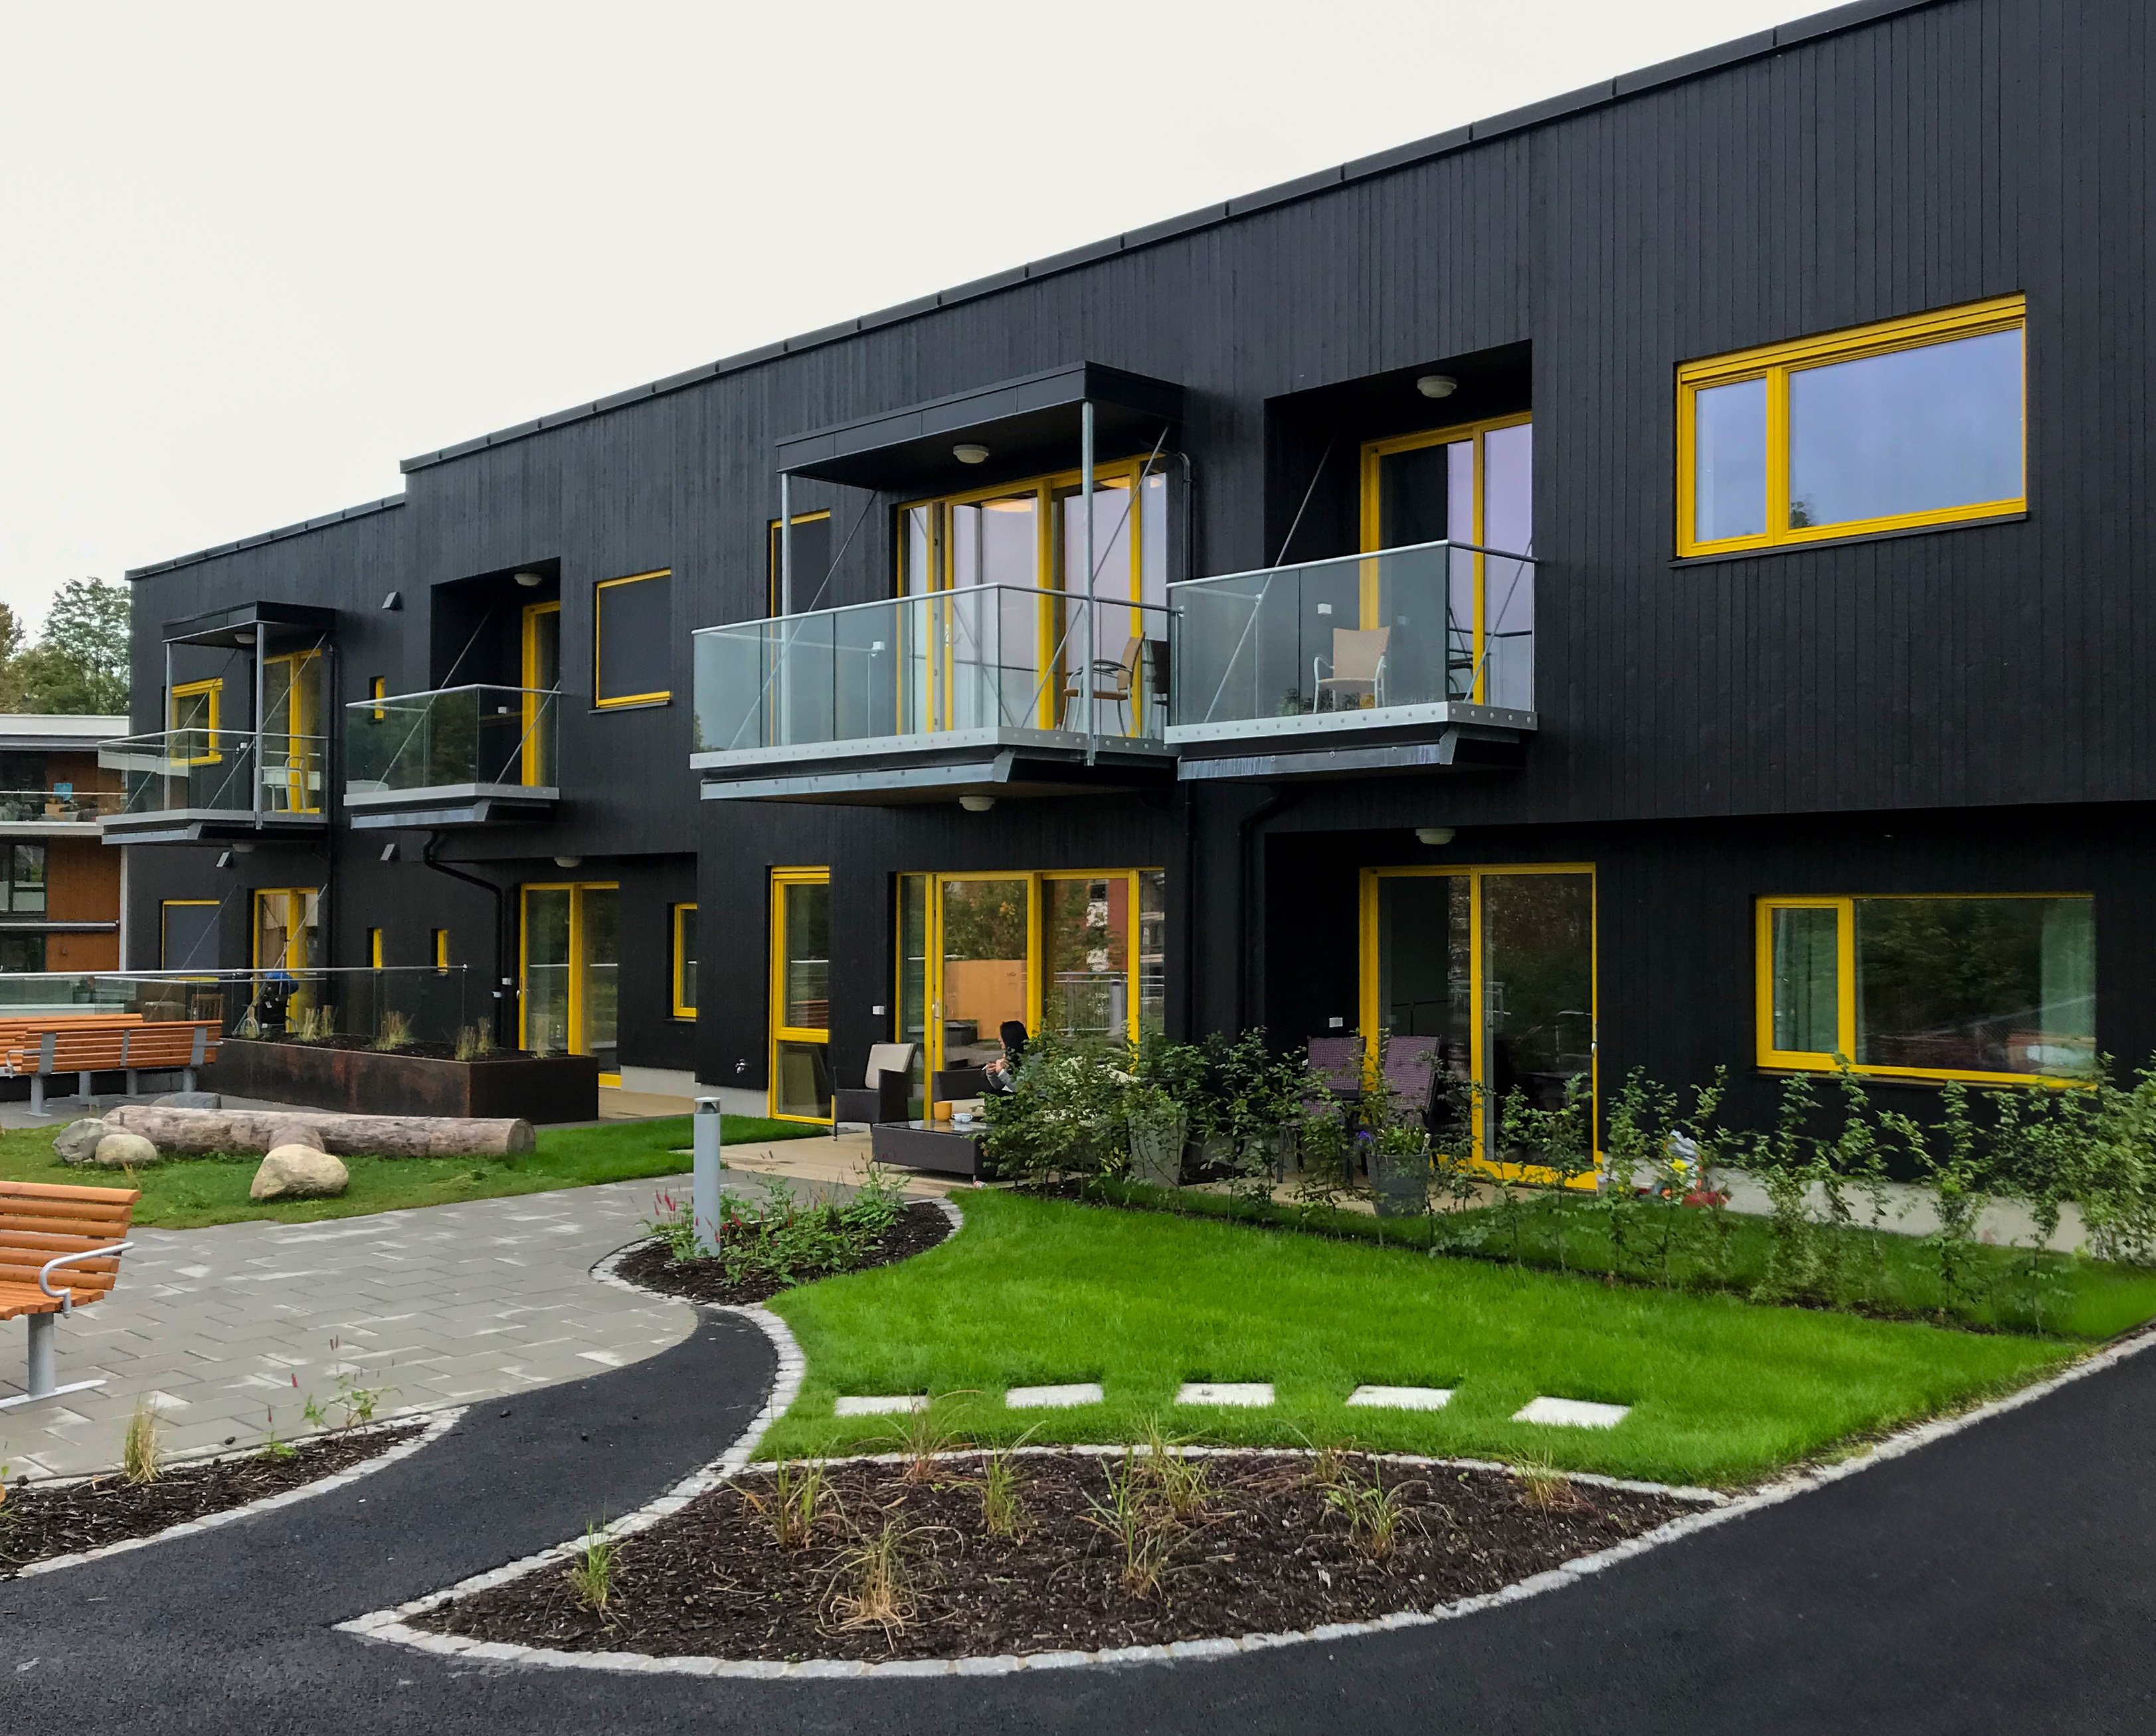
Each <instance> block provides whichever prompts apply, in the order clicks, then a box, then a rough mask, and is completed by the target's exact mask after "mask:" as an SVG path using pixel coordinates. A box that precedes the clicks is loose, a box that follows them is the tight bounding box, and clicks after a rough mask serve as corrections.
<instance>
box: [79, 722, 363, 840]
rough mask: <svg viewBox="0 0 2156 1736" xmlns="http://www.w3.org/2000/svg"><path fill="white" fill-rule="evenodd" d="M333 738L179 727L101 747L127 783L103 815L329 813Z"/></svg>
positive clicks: (102, 756)
mask: <svg viewBox="0 0 2156 1736" xmlns="http://www.w3.org/2000/svg"><path fill="white" fill-rule="evenodd" d="M326 745H327V744H326V742H324V740H323V738H322V737H320V736H299V735H288V734H286V733H285V732H284V731H282V730H264V731H262V732H260V733H259V734H258V733H257V732H254V731H252V730H237V729H172V730H165V731H162V732H158V733H157V734H155V735H146V736H123V737H120V738H119V739H118V740H116V741H111V742H105V743H104V744H102V745H101V746H100V747H99V748H98V750H97V763H98V764H100V766H103V767H105V768H106V769H108V770H111V771H116V772H118V773H120V774H121V783H122V786H123V788H122V789H121V794H120V795H119V797H118V798H117V799H115V804H114V805H113V806H112V807H110V808H109V809H107V810H106V812H105V814H104V815H103V816H101V817H102V818H105V819H133V818H136V817H142V816H149V815H154V814H175V813H182V812H187V811H193V812H196V813H208V814H254V815H260V816H265V817H276V816H280V815H282V816H291V815H313V816H317V817H318V816H319V815H320V814H321V811H322V772H323V767H324V764H325V763H326V762H325V757H324V749H325V748H326Z"/></svg>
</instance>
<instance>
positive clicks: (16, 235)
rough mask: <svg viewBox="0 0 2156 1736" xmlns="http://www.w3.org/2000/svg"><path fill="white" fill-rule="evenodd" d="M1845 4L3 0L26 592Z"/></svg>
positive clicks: (245, 526) (9, 463) (303, 509)
mask: <svg viewBox="0 0 2156 1736" xmlns="http://www.w3.org/2000/svg"><path fill="white" fill-rule="evenodd" d="M1820 3H1822V0H1811V3H1807V0H1630V3H1612V0H1502V3H1492V0H1420V3H1407V0H1319V3H1316V4H1313V3H1311V0H1204V3H1202V4H1197V3H1180V0H1148V3H1142V4H1134V5H1130V6H1127V7H1122V8H1115V7H1111V8H1101V7H1099V6H1087V7H1076V8H1074V7H1071V6H1068V5H1062V6H1047V5H1030V6H1019V5H1014V4H1010V3H1008V0H1006V3H1004V4H1002V5H994V4H985V3H962V0H901V3H890V0H871V3H861V4H855V3H835V0H788V3H783V4H759V5H748V4H736V3H725V4H705V5H692V4H683V3H674V4H665V3H629V0H610V3H603V4H601V3H590V0H586V3H584V4H581V5H565V4H558V3H552V0H521V3H516V4H495V3H488V4H477V3H463V0H431V3H429V4H423V5H422V4H408V3H403V0H369V3H367V4H365V5H357V4H351V3H347V4H345V5H343V6H328V5H298V4H293V3H291V0H284V3H280V4H277V5H270V6H251V5H236V4H220V3H217V0H193V3H190V4H184V5H175V4H172V3H171V0H162V3H159V4H157V5H143V4H103V5H100V4H95V3H92V0H80V3H72V4H52V3H49V0H0V599H4V600H6V601H8V603H12V604H13V605H14V607H15V609H17V611H18V614H25V615H27V616H28V617H30V618H32V619H35V618H36V617H38V616H39V615H41V614H42V613H43V610H44V607H45V605H46V603H47V602H48V600H49V598H50V596H51V594H52V593H53V591H54V589H55V588H57V587H58V586H59V584H60V583H62V582H64V580H67V579H69V578H76V577H80V576H82V575H84V574H88V573H95V574H98V575H100V576H101V577H104V578H115V579H116V578H118V577H119V576H120V574H121V570H122V569H123V568H127V567H131V566H140V565H141V564H144V563H145V562H150V561H153V560H157V559H160V558H162V557H166V556H168V555H175V554H181V553H184V552H187V551H189V550H192V549H195V548H199V547H206V546H208V545H209V544H212V543H216V542H227V541H229V540H231V539H232V538H234V537H241V536H245V535H249V534H250V533H252V532H257V531H263V530H268V529H270V528H272V527H274V526H278V525H283V524H289V523H291V522H292V521H295V520H298V519H301V518H306V517H310V516H313V515H315V514H316V513H320V512H326V511H332V510H334V509H336V508H337V507H340V506H349V505H352V504H353V503H355V502H357V501H365V500H372V499H375V498H377V497H378V496H382V495H387V494H393V493H395V492H396V491H397V490H398V488H399V486H400V479H399V477H398V471H397V460H398V459H400V458H404V457H408V456H409V455H412V454H413V453H415V452H423V451H429V450H431V449H434V448H435V447H438V446H441V445H444V444H449V442H451V441H454V440H459V439H466V438H468V437H470V436H471V435H474V434H482V433H485V431H487V430H488V429H494V428H499V427H502V426H504V425H506V424H510V423H514V422H519V421H522V420H524V419H526V418H527V417H531V416H534V415H538V414H542V413H545V412H547V411H550V410H555V409H559V408H563V407H565V406H567V405H569V404H572V403H577V402H579V401H588V400H589V399H591V398H595V397H598V396H602V395H603V394H605V393H609V392H613V391H619V390H620V389H621V388H624V387H628V386H632V385H636V384H639V383H641V382H643V381H645V380H648V379H653V378H657V377H658V376H660V375H661V374H666V373H671V372H675V371H677V370H679V369H681V368H685V367H694V366H695V365H696V364H697V363H699V362H707V361H711V360H712V359H714V358H716V357H720V356H723V355H728V354H731V353H732V352H735V351H737V350H742V349H747V348H748V347H752V346H753V345H756V344H759V343H762V342H767V341H769V340H771V339H773V338H778V337H783V336H788V335H790V334H792V333H794V332H797V331H807V330H809V329H812V328H814V327H815V326H822V325H826V324H829V323H830V322H831V321H834V320H839V319H844V318H846V317H848V316H850V315H853V314H856V313H862V312H866V311H869V310H870V309H873V308H877V307H881V306H885V305H887V304H889V303H891V302H894V301H899V300H906V299H907V298H909V297H911V296H914V295H922V294H925V293H927V292H928V291H930V290H937V289H942V288H944V287H947V286H948V285H952V284H957V283H962V282H963V281H965V280H967V279H968V278H973V277H979V276H982V275H986V274H987V273H988V272H990V271H993V270H1001V269H1002V268H1004V267H1005V266H1008V265H1017V264H1019V263H1021V262H1023V261H1024V260H1026V259H1035V258H1038V257H1039V256H1041V255H1043V254H1050V253H1055V252H1058V251H1060V250H1061V249H1065V248H1067V247H1074V246H1076V245H1078V244H1081V243H1084V242H1087V241H1091V240H1095V239H1098V238H1100V237H1101V236H1104V235H1109V234H1116V233H1119V232H1121V231H1122V230H1124V229H1132V228H1134V227H1136V226H1137V225H1138V224H1140V223H1147V222H1151V221H1152V220H1153V219H1154V218H1161V217H1167V216H1170V215H1173V214H1174V213H1178V212H1181V211H1185V210H1188V209H1190V208H1193V207H1196V206H1199V205H1203V204H1206V203H1213V202H1216V201H1219V200H1220V199H1223V198H1230V197H1232V196H1234V195H1235V194H1237V193H1247V192H1251V191H1254V190H1255V189H1256V188H1258V187H1264V186H1266V185H1269V184H1270V183H1271V182H1276V181H1283V180H1286V179H1288V178H1289V177H1291V176H1295V175H1300V174H1303V173H1306V172H1309V171H1311V170H1313V169H1318V168H1323V167H1328V166H1330V165H1332V164H1334V163H1337V162H1343V161H1346V160H1347V159H1348V158H1350V157H1358V156H1362V155H1364V154H1367V153H1368V152H1373V151H1378V150H1382V149H1383V148H1385V147H1386V146H1391V145H1395V144H1400V143H1404V142H1405V141H1408V140H1410V139H1414V138H1419V137H1422V136H1425V135H1428V134H1430V133H1434V132H1437V131H1442V130H1443V129H1444V128H1445V127H1448V126H1455V125H1457V124H1459V123H1460V122H1462V121H1471V120H1474V119H1476V118H1477V117H1479V116H1485V115H1491V114H1495V113H1496V112H1498V111H1500V110H1504V109H1508V108H1512V107H1516V106H1517V105H1520V104H1522V103H1524V102H1529V101H1532V100H1536V99H1537V98H1539V97H1543V96H1548V95H1555V94H1557V93H1558V92H1560V91H1563V90H1572V89H1573V88H1575V87H1576V86H1578V85H1584V84H1587V83H1589V82H1591V81H1593V80H1596V79H1599V78H1604V77H1607V76H1609V74H1614V73H1618V72H1622V71H1625V70H1629V69H1631V68H1634V67H1636V66H1641V65H1645V64H1649V63H1650V62H1652V61H1655V60H1660V59H1666V58H1668V57H1669V56H1671V55H1673V54H1682V53H1684V52H1686V51H1687V50H1689V49H1696V48H1700V47H1703V46H1706V45H1707V44H1711V43H1716V42H1720V41H1723V40H1726V39H1729V38H1731V37H1734V36H1741V35H1743V34H1746V33H1748V32H1751V31H1753V30H1756V29H1758V28H1762V27H1763V26H1765V25H1767V24H1770V23H1777V22H1779V21H1782V20H1785V19H1787V18H1793V17H1799V16H1802V15H1804V13H1809V12H1811V11H1815V10H1817V9H1819V4H1820ZM1074 25H1075V26H1077V27H1079V28H1080V30H1081V35H1080V36H1078V37H1077V38H1076V39H1074V38H1073V35H1072V28H1073V26H1074Z"/></svg>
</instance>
